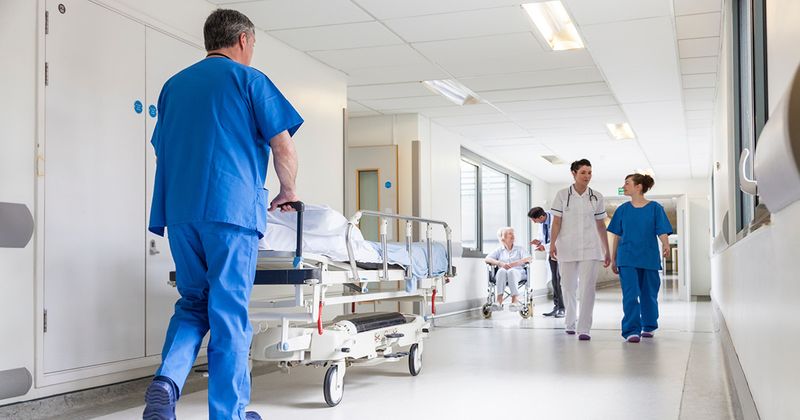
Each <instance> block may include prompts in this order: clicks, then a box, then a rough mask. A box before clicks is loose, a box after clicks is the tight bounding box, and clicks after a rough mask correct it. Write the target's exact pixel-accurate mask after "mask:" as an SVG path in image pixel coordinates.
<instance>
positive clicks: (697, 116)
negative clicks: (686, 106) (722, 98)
mask: <svg viewBox="0 0 800 420" xmlns="http://www.w3.org/2000/svg"><path fill="white" fill-rule="evenodd" d="M686 118H687V119H689V120H711V119H713V118H714V111H711V110H705V111H686Z"/></svg>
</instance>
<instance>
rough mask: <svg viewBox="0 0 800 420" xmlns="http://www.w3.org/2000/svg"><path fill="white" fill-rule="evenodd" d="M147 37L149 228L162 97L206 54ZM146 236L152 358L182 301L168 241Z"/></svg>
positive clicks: (145, 147) (156, 34) (172, 41)
mask: <svg viewBox="0 0 800 420" xmlns="http://www.w3.org/2000/svg"><path fill="white" fill-rule="evenodd" d="M146 33H147V35H146V36H147V38H146V51H147V53H146V54H147V60H146V62H147V64H146V66H147V71H146V84H147V101H146V103H145V105H146V107H145V108H146V110H145V112H146V113H147V117H146V120H147V129H146V132H147V134H146V136H144V137H142V141H141V143H140V144H141V145H142V148H143V151H144V153H145V155H146V157H147V166H146V173H147V179H146V182H145V188H146V193H145V197H144V199H145V202H146V206H145V211H146V214H145V217H146V220H147V224H148V225H149V223H150V206H151V204H152V200H153V180H154V178H155V169H156V156H155V153H154V151H153V147H152V145H150V138H151V137H152V136H153V129H155V126H156V121H157V120H158V109H157V105H158V95H159V94H160V93H161V87H162V86H163V85H164V83H165V82H166V81H167V79H169V78H170V77H172V76H173V75H174V74H176V73H178V72H179V71H181V70H183V69H184V68H186V67H188V66H190V65H192V64H194V63H196V62H197V61H199V60H200V59H202V58H203V51H201V50H200V49H198V48H196V47H193V46H191V45H189V44H187V43H185V42H183V41H180V40H178V39H175V38H173V37H171V36H168V35H165V34H163V33H161V32H159V31H157V30H155V29H152V28H147V30H146ZM145 235H146V237H147V240H146V241H145V243H144V250H142V252H144V253H145V258H146V282H145V289H146V290H145V296H146V310H145V313H146V315H147V316H146V331H147V332H146V338H145V343H146V344H145V346H146V352H147V355H148V356H152V355H156V354H160V353H161V347H162V346H163V344H164V337H165V335H166V332H167V325H168V324H169V319H170V317H171V316H172V313H173V311H174V308H175V301H177V300H178V291H177V289H176V288H174V287H172V286H170V285H169V284H168V283H167V281H168V280H169V272H170V271H173V270H175V263H174V262H173V261H172V254H171V253H170V250H169V241H168V240H167V237H161V236H158V235H155V234H153V233H150V232H149V231H148V232H146V233H145Z"/></svg>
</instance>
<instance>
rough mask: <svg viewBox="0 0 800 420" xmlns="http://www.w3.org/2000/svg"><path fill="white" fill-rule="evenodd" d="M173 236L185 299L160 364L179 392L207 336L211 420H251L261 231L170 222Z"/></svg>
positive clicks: (180, 289)
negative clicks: (253, 297) (253, 303)
mask: <svg viewBox="0 0 800 420" xmlns="http://www.w3.org/2000/svg"><path fill="white" fill-rule="evenodd" d="M168 237H169V245H170V250H171V251H172V258H173V259H174V260H175V274H176V283H177V287H178V292H179V293H180V299H178V302H177V303H176V304H175V314H174V315H173V316H172V319H170V322H169V328H168V329H167V337H166V339H165V342H164V349H163V351H162V353H161V358H162V362H161V367H160V368H159V369H158V371H157V372H156V376H166V377H168V378H170V379H171V380H172V381H173V382H174V383H175V385H176V386H177V387H178V389H179V390H180V389H181V388H183V385H184V383H185V381H186V377H187V375H188V374H189V372H190V370H191V369H192V365H193V364H194V361H195V358H196V357H197V352H198V351H199V350H200V345H201V343H202V341H203V338H204V337H205V335H206V333H207V332H208V331H209V329H210V330H211V337H210V340H209V343H208V379H209V381H208V413H209V418H210V419H244V418H245V408H246V407H247V404H248V403H249V402H250V373H249V368H248V356H249V350H250V341H251V339H252V328H251V326H250V321H249V319H248V316H247V306H248V303H249V301H250V292H251V291H252V289H253V279H254V276H255V270H256V259H257V257H258V233H257V232H256V231H254V230H251V229H246V228H242V227H239V226H236V225H231V224H226V223H216V222H195V223H182V224H176V225H170V226H169V227H168Z"/></svg>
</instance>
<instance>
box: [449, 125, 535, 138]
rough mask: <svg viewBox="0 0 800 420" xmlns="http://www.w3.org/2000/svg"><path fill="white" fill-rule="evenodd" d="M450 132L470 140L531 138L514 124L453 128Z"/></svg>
mask: <svg viewBox="0 0 800 420" xmlns="http://www.w3.org/2000/svg"><path fill="white" fill-rule="evenodd" d="M450 130H452V131H454V132H456V133H458V134H461V135H462V136H465V137H469V138H481V139H502V138H514V137H527V136H530V135H529V134H528V132H527V131H525V130H523V129H522V128H520V126H518V125H517V124H514V123H493V124H481V125H467V126H457V127H451V128H450Z"/></svg>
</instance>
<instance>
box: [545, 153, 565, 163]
mask: <svg viewBox="0 0 800 420" xmlns="http://www.w3.org/2000/svg"><path fill="white" fill-rule="evenodd" d="M542 159H544V160H546V161H548V162H550V163H551V164H553V165H563V164H565V163H567V162H564V161H563V160H561V158H560V157H558V156H556V155H542Z"/></svg>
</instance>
